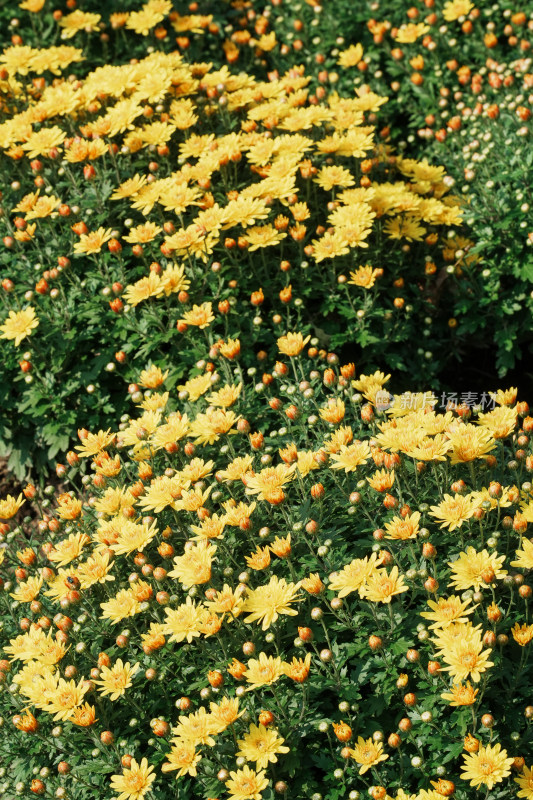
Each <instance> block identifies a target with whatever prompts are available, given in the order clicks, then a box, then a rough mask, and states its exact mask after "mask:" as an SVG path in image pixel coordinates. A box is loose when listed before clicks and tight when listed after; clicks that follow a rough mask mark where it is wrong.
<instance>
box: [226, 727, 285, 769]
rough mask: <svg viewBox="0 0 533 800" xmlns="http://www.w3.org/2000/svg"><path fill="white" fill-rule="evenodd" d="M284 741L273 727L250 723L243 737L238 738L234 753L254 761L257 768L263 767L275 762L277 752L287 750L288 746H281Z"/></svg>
mask: <svg viewBox="0 0 533 800" xmlns="http://www.w3.org/2000/svg"><path fill="white" fill-rule="evenodd" d="M284 741H285V739H283V738H282V737H281V736H279V734H278V732H277V730H276V729H275V728H272V727H268V728H265V726H264V725H261V724H259V725H253V724H252V725H250V729H249V731H248V733H246V734H245V735H244V738H243V739H239V740H238V742H237V746H238V747H239V748H240V749H239V750H238V751H237V753H236V755H237V756H243V757H244V758H245V759H246V760H247V761H255V766H256V768H257V769H265V768H266V767H268V765H269V764H270V763H271V764H275V763H276V762H277V760H278V753H288V752H289V748H288V747H284V746H283V742H284Z"/></svg>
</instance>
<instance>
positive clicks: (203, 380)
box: [176, 372, 212, 403]
mask: <svg viewBox="0 0 533 800" xmlns="http://www.w3.org/2000/svg"><path fill="white" fill-rule="evenodd" d="M211 386H212V383H211V375H210V373H209V372H206V373H204V374H203V375H195V376H194V378H189V380H188V381H186V383H182V384H180V385H179V386H177V387H176V388H177V389H178V391H179V392H187V394H188V398H187V399H188V400H189V402H191V403H196V401H197V400H198V398H200V397H201V396H202V395H204V394H205V393H206V392H207V391H209V389H210V388H211Z"/></svg>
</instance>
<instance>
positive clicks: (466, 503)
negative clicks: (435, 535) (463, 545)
mask: <svg viewBox="0 0 533 800" xmlns="http://www.w3.org/2000/svg"><path fill="white" fill-rule="evenodd" d="M480 505H481V502H480V501H479V500H475V499H473V498H472V496H471V495H464V496H462V495H460V494H455V496H454V497H452V496H451V495H449V494H445V495H444V500H442V501H441V502H440V503H439V504H438V505H437V506H431V511H430V512H429V513H430V516H432V517H435V519H437V520H438V521H439V522H442V524H441V526H440V527H441V528H449V530H450V531H454V530H455V529H456V528H459V527H461V525H462V524H463V522H466V520H467V519H470V517H472V516H473V514H474V511H475V510H476V508H479V506H480Z"/></svg>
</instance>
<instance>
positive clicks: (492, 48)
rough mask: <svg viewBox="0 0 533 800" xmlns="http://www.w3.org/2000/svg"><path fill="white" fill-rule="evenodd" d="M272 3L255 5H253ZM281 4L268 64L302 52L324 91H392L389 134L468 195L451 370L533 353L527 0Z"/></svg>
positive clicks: (502, 363) (445, 307)
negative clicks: (443, 172) (454, 366)
mask: <svg viewBox="0 0 533 800" xmlns="http://www.w3.org/2000/svg"><path fill="white" fill-rule="evenodd" d="M262 5H263V4H262V3H260V2H257V3H254V4H253V7H254V9H255V11H256V12H257V13H259V12H260V11H261V10H262ZM272 5H273V8H272V9H271V11H270V15H269V23H270V25H271V26H272V28H273V29H274V30H275V31H276V36H277V46H276V47H274V48H273V49H272V50H271V51H270V52H269V53H268V54H267V56H266V58H267V61H268V66H269V68H270V69H274V68H278V69H282V68H283V67H284V65H286V64H287V63H288V62H290V60H291V59H293V60H294V58H295V51H296V54H297V56H296V57H297V58H299V57H300V54H301V58H302V60H305V58H306V57H307V61H306V62H305V63H306V66H307V70H308V72H309V73H313V74H314V77H315V80H316V82H315V83H313V88H314V91H315V93H316V95H317V96H319V97H320V96H325V94H326V93H327V92H329V91H331V89H332V88H334V89H335V90H336V91H338V92H339V94H341V95H345V94H347V93H349V92H350V91H353V87H355V88H356V89H359V88H361V87H362V86H363V85H368V86H370V87H371V89H372V90H373V91H375V92H376V93H378V94H380V95H386V96H387V97H388V98H389V101H388V103H387V105H386V106H385V107H384V108H383V109H382V111H381V113H380V115H379V121H378V130H379V135H380V137H382V139H383V141H384V142H386V143H389V144H392V145H393V146H394V147H396V148H397V149H398V150H399V152H400V153H402V154H403V155H404V156H405V155H409V156H414V157H416V158H418V159H420V158H421V156H424V157H425V158H427V159H428V160H429V161H430V163H431V164H440V165H444V166H445V168H446V171H447V173H448V180H450V181H454V182H455V188H454V191H456V192H457V193H458V194H459V195H460V196H462V197H463V198H464V201H465V212H466V213H465V215H464V228H463V230H462V231H461V232H460V233H461V235H460V236H458V237H457V238H455V239H451V240H450V242H449V246H448V247H447V248H446V252H445V254H444V256H445V261H446V262H447V264H446V266H445V268H444V269H439V271H438V273H437V274H436V276H435V278H436V281H435V285H434V289H435V296H436V298H438V310H439V314H441V315H442V316H443V317H444V319H443V322H444V323H447V325H448V328H449V330H448V332H446V330H445V328H444V327H443V328H442V329H440V328H436V327H435V325H434V323H433V336H434V335H435V331H437V336H438V337H439V338H442V339H443V340H447V341H448V342H449V360H448V369H447V372H448V373H450V372H451V370H452V366H451V365H452V364H453V362H454V361H460V360H463V361H464V362H465V363H466V364H468V363H469V362H474V361H475V362H476V363H480V362H481V363H482V364H483V366H484V368H485V370H486V371H494V370H495V371H497V373H498V374H499V375H500V376H503V375H505V374H506V372H507V371H508V370H510V369H512V368H513V367H514V368H517V367H519V365H520V363H521V361H522V359H527V357H528V356H527V354H528V353H529V352H530V351H531V347H532V338H531V319H532V313H533V298H532V297H531V288H532V287H531V284H532V281H533V256H532V250H531V247H532V246H533V226H532V225H531V209H530V191H529V186H530V184H531V167H532V163H533V162H532V157H531V146H530V138H531V115H532V112H533V108H532V103H533V96H532V94H531V90H532V87H533V75H532V59H531V30H532V27H533V19H532V17H531V10H530V9H529V8H528V7H527V4H524V3H508V2H501V3H493V2H490V0H480V1H479V2H475V0H423V2H417V3H413V4H409V3H404V2H401V0H398V2H395V1H394V0H392V1H391V2H387V3H386V4H381V5H380V4H378V3H347V2H344V0H333V2H331V1H330V2H327V3H322V4H321V3H317V4H303V3H302V4H300V3H280V2H274V3H273V4H272ZM339 19H342V30H341V29H340V28H339V25H338V20H339ZM249 24H250V26H252V25H253V22H250V23H249ZM317 84H318V85H317ZM446 315H447V319H446ZM421 327H422V326H421ZM426 335H427V336H429V335H430V328H429V327H428V328H426Z"/></svg>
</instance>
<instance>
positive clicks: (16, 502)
mask: <svg viewBox="0 0 533 800" xmlns="http://www.w3.org/2000/svg"><path fill="white" fill-rule="evenodd" d="M25 502H26V500H25V499H24V498H23V496H22V493H21V494H19V496H18V497H17V498H16V499H15V498H14V497H13V495H11V494H8V496H7V497H4V499H3V500H0V519H11V518H12V517H14V516H15V514H16V513H17V511H18V510H19V508H20V507H21V506H23V505H24V503H25Z"/></svg>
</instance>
